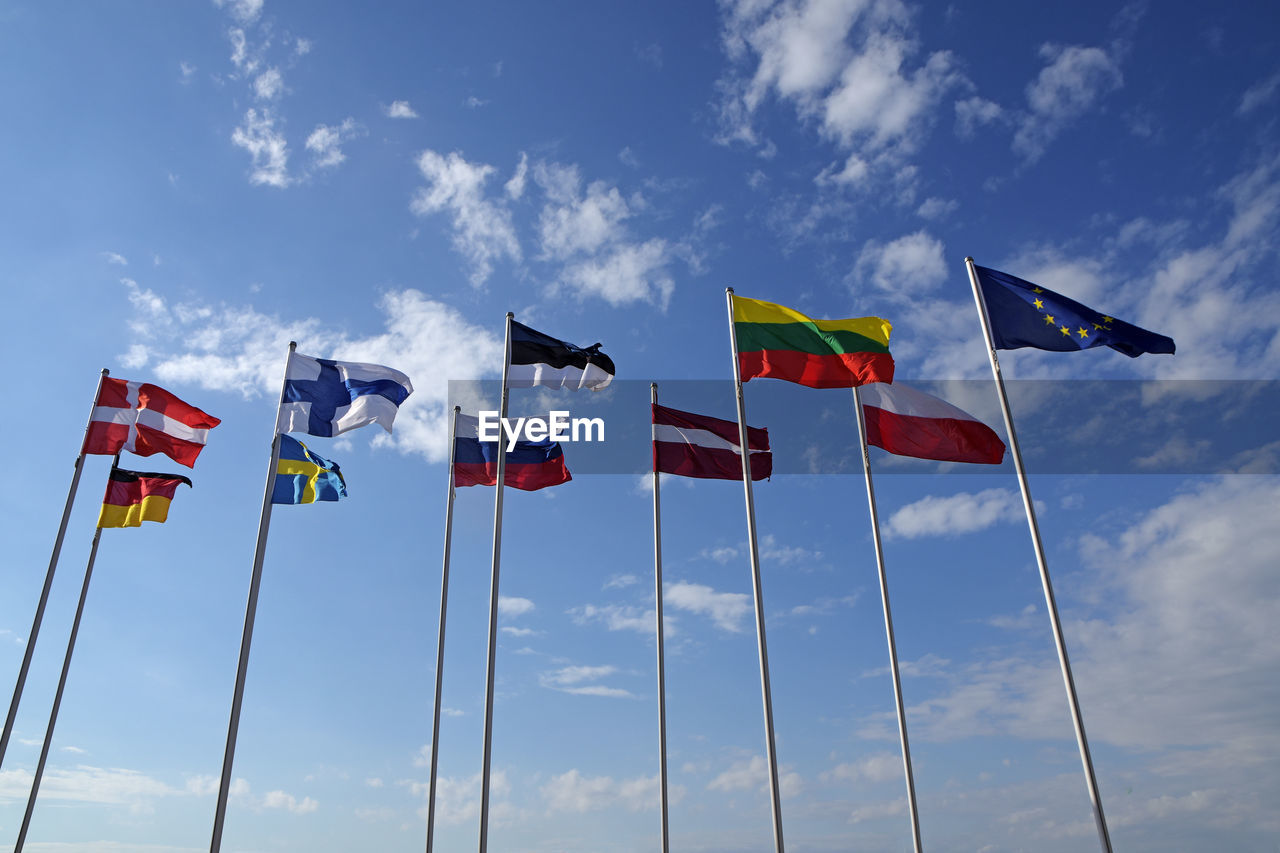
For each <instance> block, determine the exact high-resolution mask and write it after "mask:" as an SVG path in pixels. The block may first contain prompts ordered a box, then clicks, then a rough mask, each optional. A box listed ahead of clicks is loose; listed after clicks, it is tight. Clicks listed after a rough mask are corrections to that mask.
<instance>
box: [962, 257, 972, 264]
mask: <svg viewBox="0 0 1280 853" xmlns="http://www.w3.org/2000/svg"><path fill="white" fill-rule="evenodd" d="M964 262H965V263H966V264H971V263H973V258H972V257H966V258H965V259H964Z"/></svg>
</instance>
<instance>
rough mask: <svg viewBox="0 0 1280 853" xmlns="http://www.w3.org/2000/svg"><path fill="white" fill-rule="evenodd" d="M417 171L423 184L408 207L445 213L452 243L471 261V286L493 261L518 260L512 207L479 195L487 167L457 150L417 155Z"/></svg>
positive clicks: (423, 212)
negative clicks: (422, 179)
mask: <svg viewBox="0 0 1280 853" xmlns="http://www.w3.org/2000/svg"><path fill="white" fill-rule="evenodd" d="M418 169H419V171H421V172H422V176H423V177H424V178H426V180H427V186H426V187H423V188H421V189H419V190H418V192H417V193H416V194H415V195H414V198H413V202H412V203H411V204H410V210H412V211H413V212H414V213H416V214H418V215H420V216H426V215H428V214H432V213H440V212H442V211H447V212H448V213H449V214H450V216H451V217H452V221H453V247H454V249H455V250H456V251H457V252H458V253H460V254H461V255H463V256H464V257H466V258H467V260H468V261H470V263H471V266H472V273H471V283H472V284H474V285H476V286H479V285H482V284H484V282H485V281H486V280H488V278H489V276H490V275H491V274H492V273H493V264H494V263H495V262H496V261H498V260H501V259H503V258H509V259H511V260H513V261H516V262H518V261H519V260H520V258H521V252H520V243H519V241H518V240H517V238H516V232H515V226H514V225H513V224H512V220H511V211H510V210H508V209H507V208H506V206H505V205H503V204H502V203H500V202H496V201H491V200H489V199H486V198H485V195H484V184H485V182H486V181H487V180H488V178H489V176H490V175H491V174H493V172H494V171H495V169H494V168H493V167H492V166H488V165H484V164H477V163H469V162H467V161H466V160H465V159H463V157H462V155H461V154H459V153H458V152H456V151H454V152H452V153H450V154H449V155H448V156H444V155H441V154H438V153H436V152H435V151H424V152H422V154H421V155H420V156H419V157H418Z"/></svg>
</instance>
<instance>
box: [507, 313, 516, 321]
mask: <svg viewBox="0 0 1280 853" xmlns="http://www.w3.org/2000/svg"><path fill="white" fill-rule="evenodd" d="M515 318H516V313H515V312H514V311H508V312H507V319H508V320H514V319H515Z"/></svg>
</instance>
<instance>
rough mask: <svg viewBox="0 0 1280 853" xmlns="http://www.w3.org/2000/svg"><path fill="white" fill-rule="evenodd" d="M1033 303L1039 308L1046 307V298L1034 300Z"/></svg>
mask: <svg viewBox="0 0 1280 853" xmlns="http://www.w3.org/2000/svg"><path fill="white" fill-rule="evenodd" d="M1031 304H1032V305H1034V306H1036V307H1037V308H1043V307H1044V300H1043V299H1037V300H1036V301H1034V302H1032V303H1031Z"/></svg>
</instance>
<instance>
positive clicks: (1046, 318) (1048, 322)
mask: <svg viewBox="0 0 1280 853" xmlns="http://www.w3.org/2000/svg"><path fill="white" fill-rule="evenodd" d="M1044 322H1045V325H1046V326H1052V325H1053V324H1055V323H1057V322H1058V321H1057V320H1055V319H1053V315H1052V314H1046V315H1044Z"/></svg>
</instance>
